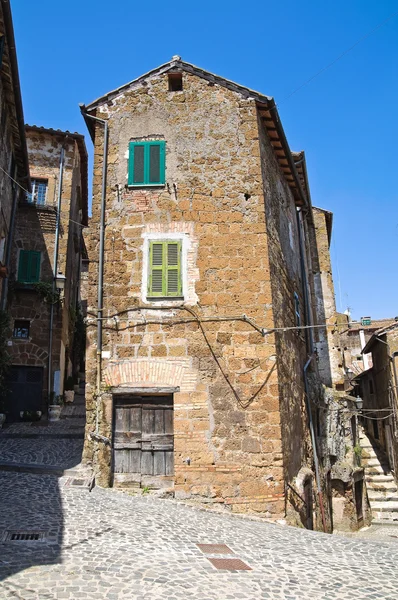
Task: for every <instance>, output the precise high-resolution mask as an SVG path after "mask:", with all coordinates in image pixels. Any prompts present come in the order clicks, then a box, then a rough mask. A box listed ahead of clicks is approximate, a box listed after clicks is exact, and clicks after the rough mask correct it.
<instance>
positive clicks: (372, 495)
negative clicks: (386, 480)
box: [368, 489, 398, 504]
mask: <svg viewBox="0 0 398 600" xmlns="http://www.w3.org/2000/svg"><path fill="white" fill-rule="evenodd" d="M368 498H369V502H370V503H371V504H372V503H373V502H376V503H377V502H398V494H397V492H391V491H390V490H385V491H384V492H382V491H380V490H369V489H368Z"/></svg>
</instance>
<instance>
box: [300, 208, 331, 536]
mask: <svg viewBox="0 0 398 600" xmlns="http://www.w3.org/2000/svg"><path fill="white" fill-rule="evenodd" d="M301 212H302V211H301V209H300V210H298V211H297V226H298V234H299V247H300V265H301V279H302V286H303V296H304V309H305V313H306V321H307V324H310V323H311V313H310V307H309V294H308V281H307V271H306V268H305V254H304V240H303V235H302V231H301V227H302V216H301ZM307 348H308V350H309V353H310V357H309V359H308V360H307V362H306V363H305V365H304V369H303V379H304V393H305V401H306V406H307V412H308V421H309V429H310V436H311V443H312V451H313V454H314V466H315V479H316V485H317V491H318V498H319V507H320V510H321V518H322V526H323V531H324V532H325V533H326V530H327V528H326V519H325V509H324V506H323V494H322V488H321V477H320V472H319V460H318V452H317V445H316V437H315V430H314V422H313V420H312V410H311V404H310V395H309V385H308V379H307V370H308V367H309V366H310V364H311V362H312V360H313V359H314V357H315V352H314V338H313V332H312V329H308V337H307Z"/></svg>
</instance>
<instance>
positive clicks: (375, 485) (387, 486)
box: [366, 481, 398, 493]
mask: <svg viewBox="0 0 398 600" xmlns="http://www.w3.org/2000/svg"><path fill="white" fill-rule="evenodd" d="M366 487H367V488H368V490H372V491H374V492H377V491H379V492H390V493H392V492H396V491H397V489H398V488H397V484H396V483H395V481H386V482H373V481H367V482H366Z"/></svg>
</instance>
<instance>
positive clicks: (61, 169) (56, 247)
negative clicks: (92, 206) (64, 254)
mask: <svg viewBox="0 0 398 600" xmlns="http://www.w3.org/2000/svg"><path fill="white" fill-rule="evenodd" d="M67 139H68V137H66V138H65V141H64V143H63V145H62V148H61V156H60V159H59V178H58V200H57V220H56V225H55V244H54V259H53V265H54V267H53V286H52V292H53V293H52V295H53V297H54V293H55V290H56V283H57V273H58V254H59V229H60V223H61V202H62V180H63V176H64V161H65V145H66V141H67ZM53 327H54V302H51V306H50V327H49V339H48V378H47V393H48V401H49V402H50V395H51V392H52V391H53V390H52V387H53V385H52V366H53V365H52V350H53Z"/></svg>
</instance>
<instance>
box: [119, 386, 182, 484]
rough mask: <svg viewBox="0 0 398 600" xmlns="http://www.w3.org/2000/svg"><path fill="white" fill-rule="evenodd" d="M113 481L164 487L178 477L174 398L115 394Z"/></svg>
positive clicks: (168, 396) (170, 396) (169, 396)
mask: <svg viewBox="0 0 398 600" xmlns="http://www.w3.org/2000/svg"><path fill="white" fill-rule="evenodd" d="M113 406H114V415H113V447H112V450H113V452H112V454H113V457H112V458H113V461H112V462H113V482H114V484H115V485H117V484H126V483H128V484H130V485H136V486H140V487H150V488H162V487H169V486H170V485H171V484H172V481H173V476H174V435H173V431H174V430H173V396H172V395H167V396H166V395H163V396H153V395H151V396H149V395H148V396H138V395H137V396H136V395H120V396H119V395H115V396H114V403H113Z"/></svg>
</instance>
